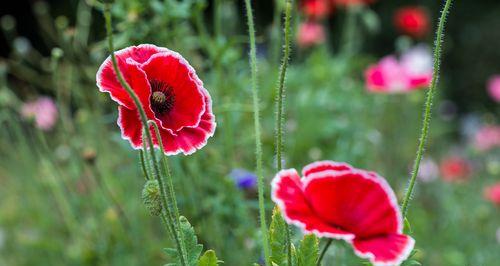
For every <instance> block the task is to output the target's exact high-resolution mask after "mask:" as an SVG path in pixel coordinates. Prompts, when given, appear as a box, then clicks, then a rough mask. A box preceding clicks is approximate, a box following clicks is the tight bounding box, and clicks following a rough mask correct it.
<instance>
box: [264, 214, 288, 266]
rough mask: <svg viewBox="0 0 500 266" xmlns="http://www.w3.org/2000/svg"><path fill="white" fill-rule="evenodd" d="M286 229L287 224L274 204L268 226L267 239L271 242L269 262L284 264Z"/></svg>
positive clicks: (285, 257) (285, 258)
mask: <svg viewBox="0 0 500 266" xmlns="http://www.w3.org/2000/svg"><path fill="white" fill-rule="evenodd" d="M286 230H288V228H287V224H286V222H285V220H284V219H283V216H281V212H280V210H279V209H278V207H277V206H276V207H274V210H273V216H272V220H271V225H270V226H269V240H270V244H271V262H273V263H275V264H277V265H286V260H287V256H286Z"/></svg>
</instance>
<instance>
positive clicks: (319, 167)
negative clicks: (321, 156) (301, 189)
mask: <svg viewBox="0 0 500 266" xmlns="http://www.w3.org/2000/svg"><path fill="white" fill-rule="evenodd" d="M351 169H353V168H352V166H350V165H348V164H346V163H339V162H334V161H318V162H314V163H311V164H308V165H306V166H305V167H304V168H303V169H302V176H304V177H307V176H308V175H310V174H312V173H318V172H323V171H327V170H333V171H343V170H351Z"/></svg>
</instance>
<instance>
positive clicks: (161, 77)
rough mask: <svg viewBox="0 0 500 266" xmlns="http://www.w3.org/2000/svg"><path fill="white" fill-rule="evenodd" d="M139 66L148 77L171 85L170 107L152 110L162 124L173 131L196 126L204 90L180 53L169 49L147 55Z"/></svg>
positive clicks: (198, 120) (203, 104)
mask: <svg viewBox="0 0 500 266" xmlns="http://www.w3.org/2000/svg"><path fill="white" fill-rule="evenodd" d="M141 67H142V69H143V70H144V71H145V72H146V74H147V77H148V79H149V80H150V81H151V80H155V81H160V82H163V83H164V84H166V86H168V87H169V88H171V89H172V93H173V96H174V99H175V102H174V103H173V107H172V109H171V110H170V111H169V112H168V113H165V114H156V116H157V118H158V119H159V120H160V121H161V125H162V127H163V128H168V129H171V130H172V131H174V132H175V131H179V130H181V129H182V128H183V127H194V126H197V125H198V123H199V122H200V119H201V116H202V115H203V113H204V112H205V102H204V95H205V94H208V93H207V92H206V90H205V88H203V84H202V82H201V81H200V80H199V78H198V77H197V76H196V72H195V70H194V69H193V68H192V67H191V66H190V65H189V63H188V62H187V61H186V60H185V59H184V58H183V57H182V56H181V55H180V54H178V53H175V52H172V51H169V52H163V53H158V54H155V55H153V56H151V58H150V59H149V60H148V61H147V62H145V63H143V64H142V66H141Z"/></svg>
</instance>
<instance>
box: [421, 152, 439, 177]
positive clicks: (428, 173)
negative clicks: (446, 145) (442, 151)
mask: <svg viewBox="0 0 500 266" xmlns="http://www.w3.org/2000/svg"><path fill="white" fill-rule="evenodd" d="M438 176H439V166H438V165H437V163H436V162H435V161H434V160H433V159H432V158H424V159H422V162H421V163H420V170H419V171H418V175H417V177H418V178H419V179H420V180H421V181H422V182H425V183H428V182H431V181H434V180H436V179H437V178H438Z"/></svg>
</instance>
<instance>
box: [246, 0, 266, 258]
mask: <svg viewBox="0 0 500 266" xmlns="http://www.w3.org/2000/svg"><path fill="white" fill-rule="evenodd" d="M245 8H246V12H247V23H248V36H249V39H250V68H251V79H252V98H253V117H254V127H255V160H256V166H257V167H256V168H257V169H256V170H257V190H258V194H259V196H258V197H259V216H260V230H261V233H262V247H263V249H264V261H265V263H266V265H267V266H270V265H271V261H270V257H269V255H270V252H269V240H268V239H269V236H268V232H267V222H266V209H265V206H264V176H263V172H262V141H261V139H260V138H261V136H260V110H259V91H258V89H257V52H256V47H255V28H254V24H253V13H252V5H251V4H250V0H245Z"/></svg>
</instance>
